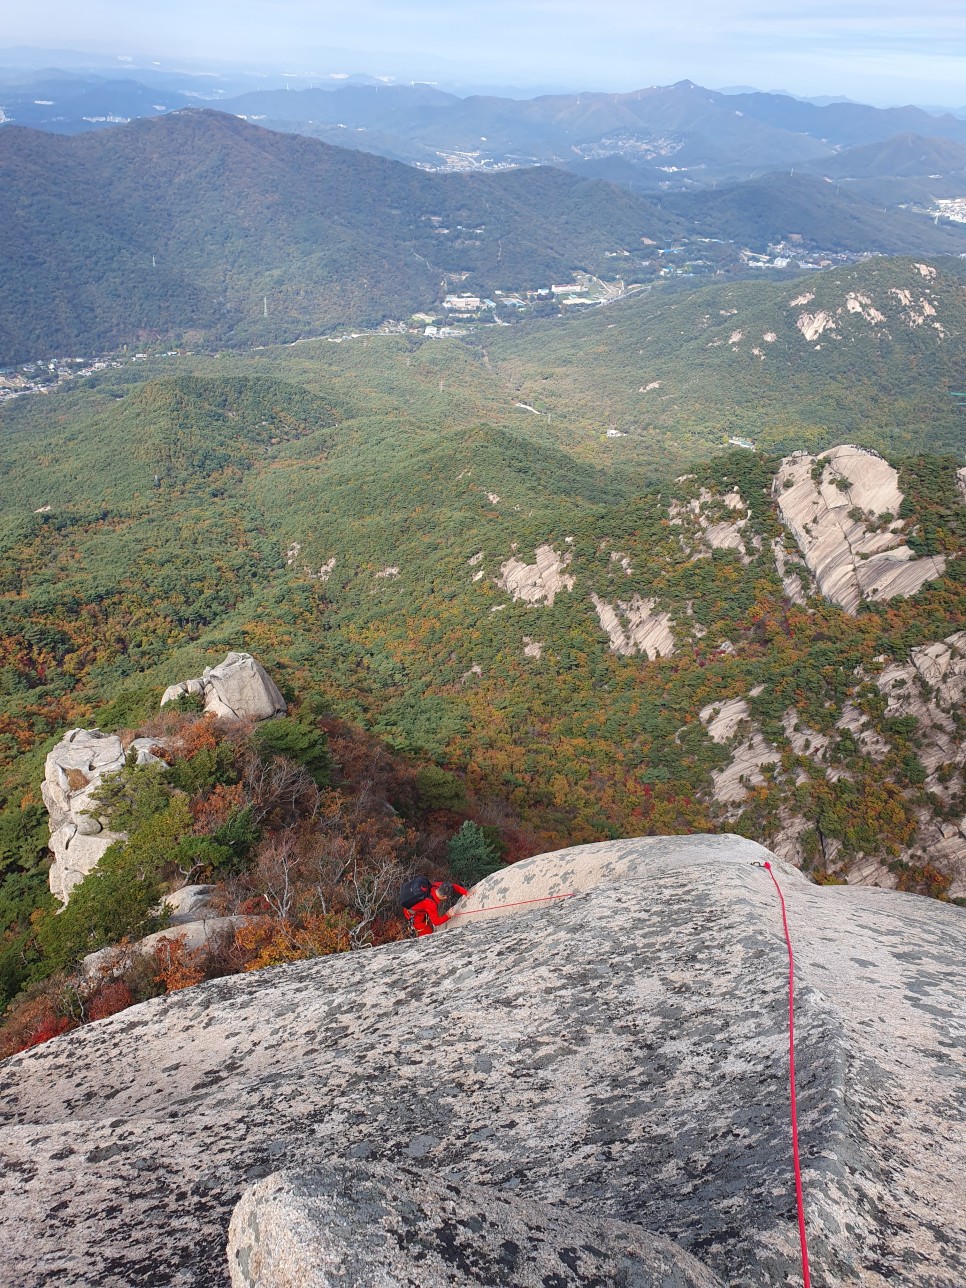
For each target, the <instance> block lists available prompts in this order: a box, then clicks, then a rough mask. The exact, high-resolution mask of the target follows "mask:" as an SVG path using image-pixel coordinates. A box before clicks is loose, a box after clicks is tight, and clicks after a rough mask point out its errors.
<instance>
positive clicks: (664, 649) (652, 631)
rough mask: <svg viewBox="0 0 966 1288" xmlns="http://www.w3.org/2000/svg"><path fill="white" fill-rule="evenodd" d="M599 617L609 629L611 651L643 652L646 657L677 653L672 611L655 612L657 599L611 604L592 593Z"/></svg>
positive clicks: (628, 654)
mask: <svg viewBox="0 0 966 1288" xmlns="http://www.w3.org/2000/svg"><path fill="white" fill-rule="evenodd" d="M590 599H591V603H592V604H593V605H594V611H595V612H596V613H597V620H598V621H599V622H600V624H601V626H602V627H603V629H604V630H605V631H606V632H607V636H608V639H609V640H610V646H611V650H612V651H613V652H614V653H621V654H623V655H624V656H625V657H630V656H631V655H632V654H634V653H643V654H644V655H645V656H646V657H648V658H650V659H652V660H653V659H654V658H656V657H669V656H670V655H671V654H672V653H673V652H674V634H673V632H672V629H671V628H672V626H673V623H672V621H671V614H670V613H656V612H655V611H654V605H655V600H653V599H641V597H640V595H632V596H631V597H630V599H628V600H626V601H624V600H618V602H617V604H616V605H614V604H608V603H607V602H606V601H605V600H603V599H600V598H599V597H598V596H597V595H591V597H590Z"/></svg>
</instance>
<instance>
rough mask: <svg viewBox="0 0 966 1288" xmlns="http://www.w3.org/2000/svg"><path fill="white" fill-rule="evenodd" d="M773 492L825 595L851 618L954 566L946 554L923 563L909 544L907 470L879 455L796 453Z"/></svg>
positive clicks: (844, 450) (843, 450)
mask: <svg viewBox="0 0 966 1288" xmlns="http://www.w3.org/2000/svg"><path fill="white" fill-rule="evenodd" d="M773 490H774V494H775V497H776V499H777V501H778V509H779V512H780V513H781V517H782V519H783V520H784V522H785V523H786V524H787V526H788V527H789V529H790V530H791V532H792V535H793V536H794V538H795V540H796V542H797V543H798V546H799V548H800V549H801V552H802V554H803V555H804V557H805V562H806V564H807V565H808V567H809V570H810V571H811V572H812V574H813V575H814V577H815V580H816V582H817V584H818V588H819V590H820V591H821V593H822V594H823V595H824V596H825V598H826V599H830V600H831V601H832V602H833V603H834V604H838V605H839V606H840V607H841V608H844V609H845V611H846V612H847V613H855V612H856V611H857V610H858V606H859V604H860V603H861V602H862V601H863V600H873V599H894V598H895V597H896V596H897V595H914V594H915V593H916V591H918V590H920V589H921V588H922V586H923V585H924V584H925V583H926V582H927V581H931V580H933V579H934V578H936V577H939V576H941V575H942V573H943V570H944V569H945V567H946V561H945V559H943V558H942V557H941V556H935V555H926V556H924V557H923V558H920V559H917V558H916V556H915V553H914V552H913V550H912V549H911V547H910V546H908V545H907V544H906V542H905V540H904V538H903V535H902V534H903V531H904V526H905V525H904V524H903V522H902V521H901V520H900V519H899V518H898V515H899V509H900V506H901V505H902V501H903V494H902V492H901V491H900V489H899V472H898V470H896V469H895V468H894V467H893V466H891V465H890V464H889V462H888V461H885V460H883V459H882V457H881V456H879V455H878V453H876V452H873V451H870V450H868V449H866V448H863V447H851V446H847V445H846V446H842V447H833V448H830V449H829V450H828V451H827V452H822V453H821V454H820V455H818V456H810V455H809V454H808V453H807V452H795V453H793V454H792V455H791V456H788V457H786V458H785V460H783V461H782V464H781V469H780V470H779V471H778V473H777V474H776V476H775V482H774V485H773ZM779 567H780V570H781V568H782V567H783V565H779Z"/></svg>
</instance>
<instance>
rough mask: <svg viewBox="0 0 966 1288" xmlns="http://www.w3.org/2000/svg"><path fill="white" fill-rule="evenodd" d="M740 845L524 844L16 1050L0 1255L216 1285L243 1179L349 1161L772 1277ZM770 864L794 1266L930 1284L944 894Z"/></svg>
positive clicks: (766, 1078)
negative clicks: (642, 1237)
mask: <svg viewBox="0 0 966 1288" xmlns="http://www.w3.org/2000/svg"><path fill="white" fill-rule="evenodd" d="M766 858H768V852H767V851H765V850H763V849H762V847H760V846H758V845H755V844H754V843H753V842H750V841H745V840H743V839H741V838H739V837H733V836H707V837H701V836H696V837H677V838H671V837H655V838H647V839H641V840H633V841H618V842H607V843H602V844H599V845H592V846H582V847H578V848H576V849H572V850H565V851H561V852H558V853H556V854H551V855H542V856H537V857H535V858H533V859H528V860H525V861H524V862H522V863H520V864H517V865H515V866H514V867H512V868H508V869H505V870H504V871H503V872H501V873H499V874H497V875H495V876H494V877H492V878H489V879H488V880H487V881H486V882H484V883H482V884H481V885H480V886H479V887H477V888H476V889H475V890H474V891H473V892H472V893H471V895H470V897H469V898H468V899H467V900H466V901H465V902H464V904H463V905H462V906H461V907H460V908H458V909H457V910H456V911H458V912H459V913H460V914H461V915H460V916H458V917H456V918H455V919H454V922H453V924H452V928H451V929H447V930H446V931H445V932H444V933H441V934H437V935H434V936H432V937H431V938H429V939H426V940H419V941H413V942H407V943H401V944H396V945H391V946H388V947H385V948H380V949H376V950H372V951H367V952H360V953H353V954H344V955H340V956H335V957H329V958H326V959H323V960H320V961H313V962H303V963H299V964H296V965H293V966H288V967H281V968H277V969H275V970H269V971H263V972H259V973H256V974H252V975H245V976H236V977H234V978H230V979H222V980H216V981H212V982H210V983H208V984H204V985H201V986H199V987H196V988H189V989H186V990H184V991H183V992H181V993H178V994H175V995H173V996H171V997H167V998H162V999H158V1000H156V1001H154V1002H149V1003H145V1004H143V1005H141V1006H140V1007H136V1008H134V1009H132V1010H129V1011H125V1012H122V1013H121V1014H119V1015H116V1016H114V1017H112V1018H110V1019H108V1020H104V1021H101V1022H99V1023H97V1024H93V1025H90V1026H88V1027H85V1028H83V1029H80V1030H78V1031H76V1032H75V1033H72V1034H70V1035H67V1036H65V1037H62V1038H58V1039H55V1040H54V1041H53V1042H50V1043H48V1044H46V1045H44V1046H42V1047H39V1048H36V1049H34V1050H32V1051H30V1052H26V1053H23V1054H21V1055H19V1056H15V1057H14V1058H12V1059H11V1060H9V1061H7V1062H6V1063H5V1064H4V1065H2V1066H0V1106H2V1115H3V1119H2V1121H3V1122H4V1123H5V1125H4V1126H3V1127H2V1129H0V1154H2V1159H3V1163H2V1165H3V1174H4V1176H5V1177H8V1178H10V1180H11V1183H9V1184H8V1186H7V1193H6V1195H5V1199H4V1203H3V1208H2V1213H0V1221H2V1226H0V1234H2V1237H0V1280H2V1281H5V1282H7V1281H9V1282H16V1283H18V1284H22V1285H24V1288H40V1285H50V1284H52V1283H56V1284H57V1285H58V1288H80V1285H84V1288H92V1285H98V1288H115V1286H116V1288H121V1285H123V1286H124V1288H138V1286H140V1285H145V1286H146V1285H149V1284H150V1285H154V1286H157V1285H163V1284H172V1285H174V1284H177V1285H182V1286H184V1285H192V1286H194V1285H199V1286H204V1288H207V1286H208V1285H224V1284H226V1283H227V1282H228V1262H227V1257H226V1252H225V1249H226V1239H227V1226H228V1221H229V1217H230V1214H231V1212H232V1209H233V1208H234V1207H235V1205H236V1203H237V1202H238V1199H239V1197H240V1196H241V1194H242V1192H243V1191H244V1190H245V1189H246V1187H247V1186H249V1185H251V1184H252V1183H254V1182H256V1181H258V1180H261V1179H263V1178H265V1177H266V1176H268V1175H270V1174H271V1173H274V1172H278V1171H281V1170H284V1169H287V1168H288V1169H290V1168H298V1169H300V1170H303V1169H312V1170H314V1169H318V1168H319V1167H322V1166H329V1165H341V1164H349V1165H354V1166H356V1167H361V1168H362V1169H363V1173H364V1171H365V1169H366V1168H367V1167H372V1168H374V1169H375V1170H376V1171H377V1172H378V1173H379V1174H381V1175H384V1174H386V1173H387V1172H390V1173H391V1172H392V1171H393V1170H398V1169H402V1168H411V1169H414V1170H415V1171H417V1172H418V1173H419V1174H420V1175H422V1176H425V1177H426V1178H434V1179H435V1180H438V1181H441V1182H445V1183H452V1184H453V1185H454V1186H457V1187H460V1186H464V1185H468V1186H483V1187H485V1188H487V1189H490V1190H492V1191H493V1194H494V1197H495V1199H496V1200H497V1201H498V1202H499V1203H508V1204H511V1205H512V1204H513V1203H515V1202H516V1200H518V1199H519V1200H523V1201H525V1202H527V1203H529V1202H531V1201H532V1202H535V1203H539V1204H546V1205H551V1206H552V1207H553V1208H555V1209H557V1210H558V1211H559V1213H560V1215H561V1218H562V1219H566V1218H567V1215H568V1214H569V1213H573V1214H574V1215H575V1217H576V1218H577V1219H579V1220H583V1219H591V1218H593V1219H606V1220H616V1221H620V1222H623V1223H625V1224H631V1225H633V1226H635V1227H638V1228H639V1229H640V1230H641V1231H643V1232H650V1234H651V1235H663V1236H665V1237H666V1238H669V1239H671V1240H673V1242H674V1243H676V1244H678V1245H679V1246H680V1247H682V1248H683V1249H684V1250H685V1251H686V1252H688V1253H689V1254H690V1255H691V1256H692V1257H695V1258H697V1259H698V1260H699V1261H700V1262H702V1263H703V1264H704V1265H705V1266H707V1267H708V1268H709V1270H710V1271H711V1272H712V1273H713V1274H715V1275H717V1276H718V1278H720V1279H722V1280H724V1281H725V1282H727V1283H728V1284H733V1285H764V1284H769V1285H771V1284H775V1285H777V1284H783V1285H784V1284H794V1283H796V1282H799V1276H800V1269H799V1250H798V1233H797V1226H796V1221H795V1203H794V1191H793V1185H792V1172H791V1157H790V1141H789V1124H788V1099H787V1041H788V1030H787V1021H788V1009H787V1008H788V995H787V982H788V979H787V966H788V963H787V954H786V948H785V942H784V938H783V936H782V931H781V919H780V913H779V909H778V904H777V900H776V896H775V891H774V888H773V886H772V883H771V880H770V878H769V876H768V874H767V873H766V872H765V871H764V870H763V869H762V868H760V867H757V866H755V864H756V862H759V861H761V860H764V859H766ZM776 871H777V873H778V876H779V879H780V881H781V882H782V885H783V888H784V891H785V895H786V899H787V902H788V911H789V918H790V923H791V929H792V935H793V937H794V942H795V948H796V954H797V959H798V963H799V974H798V990H797V994H796V996H797V1012H796V1034H797V1048H796V1055H797V1062H798V1069H799V1084H798V1090H799V1114H800V1126H801V1144H802V1156H803V1165H804V1182H805V1201H806V1209H807V1214H808V1222H809V1235H810V1250H811V1254H812V1261H813V1266H814V1282H815V1283H816V1285H817V1286H818V1285H825V1286H829V1285H832V1284H836V1285H838V1284H862V1285H882V1286H883V1288H884V1286H885V1285H886V1284H890V1285H891V1284H895V1283H902V1284H906V1285H922V1286H923V1288H925V1285H927V1284H928V1285H930V1288H958V1285H959V1284H961V1283H962V1282H963V1279H964V1277H966V1246H964V1240H963V1237H962V1234H961V1225H960V1223H959V1215H960V1212H961V1207H962V1200H963V1177H964V1176H966V1158H964V1157H963V1141H964V1138H966V1137H964V1134H963V1133H962V1131H961V1127H960V1126H959V1123H960V1119H959V1118H958V1117H957V1114H958V1110H957V1104H956V1096H957V1093H958V1091H959V1089H960V1084H959V1082H958V1079H959V1077H960V1076H961V1072H962V1051H961V1046H960V1044H961V1042H962V1041H963V1037H964V1034H963V1013H962V1005H961V998H962V978H961V976H962V962H963V961H964V959H966V931H964V927H966V916H964V914H963V912H962V911H961V910H960V909H958V908H955V907H951V906H945V905H937V904H936V903H934V902H932V901H926V900H920V899H917V898H915V897H913V896H908V895H907V896H903V895H897V894H895V893H893V892H891V891H882V890H868V889H856V888H849V887H822V888H820V887H814V886H810V885H809V884H808V883H807V882H806V881H805V880H804V878H802V877H801V876H800V875H799V874H797V873H796V872H794V871H793V870H792V869H788V868H785V867H784V865H779V866H778V867H777V869H776ZM575 892H578V893H577V894H576V895H575V897H569V898H563V899H559V900H553V901H548V900H547V896H549V895H554V894H559V895H574V894H575ZM527 900H542V901H543V902H540V903H536V904H534V903H527V902H525V901H527ZM508 904H512V905H514V906H513V907H510V908H508V907H507V906H506V905H508ZM524 1218H525V1214H523V1210H522V1209H521V1210H520V1212H519V1213H518V1219H519V1220H520V1221H524ZM461 1237H462V1236H461ZM417 1276H418V1266H416V1265H414V1268H413V1271H412V1277H411V1279H410V1280H409V1281H410V1282H413V1283H416V1282H418V1277H417ZM564 1282H565V1283H567V1282H573V1281H572V1280H570V1281H568V1280H566V1279H565V1280H564ZM656 1282H663V1281H656ZM672 1282H673V1281H672Z"/></svg>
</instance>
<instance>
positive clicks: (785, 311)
mask: <svg viewBox="0 0 966 1288" xmlns="http://www.w3.org/2000/svg"><path fill="white" fill-rule="evenodd" d="M962 273H963V270H962V261H959V260H951V261H949V260H935V261H929V262H928V263H925V262H919V263H917V262H916V261H914V260H905V259H896V260H879V259H873V260H869V261H867V262H865V263H862V264H858V265H853V266H848V267H846V266H843V267H842V268H838V269H832V270H829V271H826V272H824V273H816V274H812V275H810V276H809V277H807V278H805V279H799V280H798V281H794V282H784V283H764V282H729V283H722V284H721V285H715V286H710V287H704V288H702V289H699V290H692V291H687V292H685V291H678V292H675V293H671V294H668V293H663V292H658V291H653V292H651V293H650V294H647V295H641V296H638V297H636V298H634V299H629V300H625V301H622V302H620V303H618V304H615V305H613V306H612V307H610V308H608V309H607V310H605V311H603V312H596V313H593V314H588V315H585V316H583V317H579V318H572V319H567V320H566V322H564V323H560V324H556V325H554V326H553V327H550V328H547V327H545V326H541V327H538V326H536V325H533V324H526V325H525V326H521V327H518V328H515V329H514V330H513V331H512V332H509V331H500V332H494V331H490V332H489V333H488V334H487V337H486V341H485V348H486V352H487V355H488V360H489V361H490V362H491V363H492V364H494V365H495V366H496V368H497V369H498V370H499V372H500V373H501V375H502V376H503V377H504V378H505V379H506V380H507V381H508V383H509V385H510V387H511V388H512V389H513V390H514V391H515V392H516V393H517V396H518V397H519V398H520V399H521V401H524V402H527V403H532V404H533V405H534V406H535V407H537V408H538V409H539V410H541V411H543V412H546V413H548V414H550V415H552V416H553V417H554V418H555V419H556V418H561V419H562V420H564V421H565V422H569V421H570V420H571V419H575V420H578V421H579V420H581V419H583V420H585V421H587V420H593V419H595V420H596V422H597V423H598V425H600V426H601V427H603V428H612V429H614V430H616V431H618V432H619V433H621V434H625V435H626V436H627V438H626V441H625V440H624V439H621V440H619V442H618V443H616V444H614V445H613V448H612V450H613V451H614V452H616V453H617V455H616V457H615V459H621V453H622V452H623V451H624V449H625V448H627V449H628V450H629V451H630V452H631V454H633V449H634V448H635V445H637V446H639V447H641V448H644V447H645V445H646V447H647V448H648V449H650V454H651V455H650V459H651V460H652V461H653V460H656V459H658V458H657V457H655V456H654V453H653V449H654V447H655V446H656V445H657V444H660V447H661V449H662V452H663V453H665V454H666V456H665V458H664V459H667V458H668V457H670V459H671V460H673V461H674V462H676V463H677V464H680V465H682V466H683V464H685V463H686V461H687V458H688V456H689V454H694V453H695V452H697V451H700V450H701V448H702V445H708V444H711V443H713V442H722V441H724V440H726V439H727V438H728V437H733V436H737V437H742V438H746V439H749V440H752V441H754V442H755V443H757V444H759V445H760V446H766V447H769V448H774V449H776V450H781V451H785V450H791V449H794V448H795V447H808V448H813V447H822V446H827V445H828V444H829V443H830V442H832V441H840V442H841V441H849V442H858V443H865V444H868V445H869V446H871V447H878V448H882V447H888V448H889V449H890V450H891V451H895V452H899V453H900V454H904V453H907V452H913V451H918V450H923V449H925V450H932V451H955V452H960V451H961V450H962V445H963V441H964V425H963V417H964V414H966V412H964V409H963V407H962V398H961V397H960V395H961V394H962V391H963V390H964V388H966V357H964V349H963V339H964V336H966V291H964V289H963V284H962V283H963V275H962Z"/></svg>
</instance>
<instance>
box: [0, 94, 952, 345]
mask: <svg viewBox="0 0 966 1288" xmlns="http://www.w3.org/2000/svg"><path fill="white" fill-rule="evenodd" d="M293 97H294V96H293ZM0 222H2V225H3V227H4V230H5V235H4V242H3V247H2V250H0V290H2V292H3V297H4V301H5V308H4V311H3V315H2V317H0V365H9V364H12V363H18V362H25V361H27V360H34V359H42V358H49V357H56V356H60V357H70V356H74V355H77V354H82V355H83V356H85V357H89V355H90V354H91V353H92V352H104V351H107V350H110V349H115V348H119V347H120V346H122V345H133V346H136V347H138V348H141V349H146V348H150V347H152V346H153V345H159V344H160V345H170V344H177V345H180V346H184V347H188V348H195V347H205V348H209V349H210V348H212V347H215V346H218V345H224V344H228V345H231V346H233V347H238V346H249V345H258V344H271V343H278V342H281V341H293V340H296V339H299V338H303V337H306V336H313V335H319V334H324V333H326V332H331V331H333V330H334V329H336V328H339V327H349V326H351V327H371V326H373V325H376V324H379V323H381V322H383V321H385V320H389V319H396V320H398V319H408V318H409V317H410V315H411V314H412V313H413V312H416V311H421V310H425V309H432V310H435V309H437V308H438V307H439V306H440V305H441V304H442V302H443V299H444V297H445V295H446V294H447V293H448V292H452V291H458V292H463V293H467V294H470V295H476V296H479V297H482V298H484V299H485V298H486V297H488V296H494V295H495V294H496V293H498V292H507V293H511V292H514V291H521V290H530V289H536V288H543V289H545V290H546V289H547V288H549V287H550V286H551V284H553V283H555V282H556V283H566V282H570V281H572V280H573V274H574V273H575V272H581V271H583V272H589V273H592V274H597V275H599V276H601V277H603V278H606V279H608V280H609V281H610V282H611V283H617V282H620V283H622V284H624V285H626V284H630V283H634V282H637V283H641V282H646V281H651V280H653V279H654V278H655V277H656V276H658V275H659V274H660V273H662V272H663V273H670V274H674V275H676V276H682V275H683V276H685V277H687V276H693V275H694V273H695V272H697V271H699V270H700V271H701V272H703V273H708V274H713V273H714V272H715V270H716V267H719V266H720V267H722V268H723V269H725V270H726V271H727V272H728V273H729V274H730V273H735V272H744V273H745V274H747V273H748V272H749V271H750V270H749V269H748V268H747V266H746V265H745V264H744V263H743V262H742V259H741V256H740V251H741V250H742V248H744V247H746V246H747V247H750V248H752V249H755V248H757V249H760V250H765V249H767V248H768V246H769V244H770V243H771V242H780V241H781V239H782V238H785V237H794V238H797V241H796V246H799V247H800V248H801V249H800V251H799V255H800V257H801V258H805V256H806V253H810V252H812V251H815V250H819V249H820V250H822V251H825V252H828V253H840V252H841V253H848V254H853V255H855V254H859V253H866V252H869V253H903V252H905V253H917V254H919V253H921V254H931V255H935V254H941V253H947V254H958V253H959V252H960V251H961V250H962V249H963V248H966V229H964V228H962V227H960V226H959V225H956V224H950V223H947V224H945V225H943V226H935V225H934V224H933V223H932V221H930V220H928V219H926V218H923V216H922V215H916V214H911V213H908V212H906V211H892V212H889V213H885V212H881V211H879V210H878V209H877V208H876V207H873V206H872V205H870V204H869V203H868V202H866V201H863V200H861V199H859V198H857V197H854V196H852V195H849V194H848V193H839V192H837V191H836V190H835V188H834V187H833V186H832V185H831V184H829V183H826V182H825V181H824V180H822V179H816V178H814V177H812V176H801V175H796V176H788V175H781V176H772V177H770V178H768V179H766V180H763V181H761V182H756V183H754V184H748V183H746V184H740V185H736V186H733V187H728V188H723V189H721V190H720V191H717V192H707V191H706V192H703V193H700V194H693V195H688V194H684V195H678V196H676V197H671V196H665V197H663V198H662V199H661V200H660V201H658V200H654V199H650V198H644V197H640V196H636V195H634V194H633V193H631V192H630V191H627V190H626V189H624V188H619V187H616V186H615V185H613V184H611V183H606V182H603V181H601V180H598V179H589V178H580V177H578V176H577V175H575V174H571V173H568V172H566V171H563V170H560V169H556V168H549V167H543V168H540V167H537V168H521V169H515V170H509V171H505V172H502V173H496V174H487V173H468V174H428V173H426V172H424V171H421V170H417V169H414V168H412V167H410V166H406V165H401V164H399V163H396V162H393V161H389V160H385V159H383V158H380V157H376V156H373V155H370V154H368V153H363V152H359V151H350V150H348V149H345V148H337V147H332V146H330V145H328V144H325V143H322V142H320V141H318V140H315V139H309V138H306V137H304V136H299V135H289V134H279V133H273V132H271V131H269V130H265V129H261V128H259V127H258V126H255V125H252V124H249V123H246V122H245V121H242V120H239V119H238V118H236V117H231V116H226V115H224V114H222V113H216V112H209V111H199V110H193V109H192V110H187V111H182V112H177V113H172V114H170V115H167V116H161V117H156V118H154V119H144V120H139V121H136V122H133V123H132V124H130V125H126V126H122V127H118V128H116V129H111V130H103V131H98V132H94V133H90V134H84V135H80V136H75V137H66V136H63V135H52V134H44V133H41V132H39V131H34V130H29V129H24V128H22V127H18V126H8V127H4V128H3V129H2V130H0ZM655 247H657V248H659V249H654V248H655ZM665 248H667V253H666V256H665V258H664V259H660V258H659V257H660V256H661V255H663V254H664V251H665ZM786 258H787V257H786ZM616 289H617V288H616V287H615V290H616ZM511 316H513V314H512V310H511ZM503 320H506V319H505V318H504V319H503Z"/></svg>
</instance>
